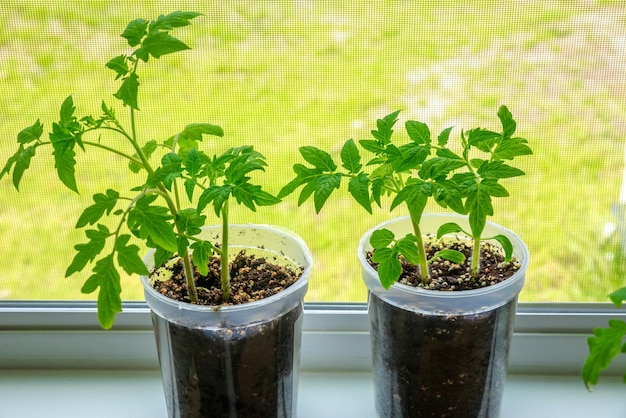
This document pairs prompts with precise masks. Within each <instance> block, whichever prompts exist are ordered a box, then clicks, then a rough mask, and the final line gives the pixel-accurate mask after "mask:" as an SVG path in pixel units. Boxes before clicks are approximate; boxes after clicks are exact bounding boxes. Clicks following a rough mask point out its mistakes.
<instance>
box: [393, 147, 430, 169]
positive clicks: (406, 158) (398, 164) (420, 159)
mask: <svg viewBox="0 0 626 418" xmlns="http://www.w3.org/2000/svg"><path fill="white" fill-rule="evenodd" d="M399 150H400V153H401V156H400V158H397V159H394V160H393V169H394V170H395V171H396V172H402V171H408V170H414V169H417V168H419V167H420V165H421V164H422V163H424V161H425V160H426V158H428V156H429V155H430V147H429V146H424V145H418V144H416V143H414V142H411V143H409V144H406V145H402V146H401V147H400V148H399Z"/></svg>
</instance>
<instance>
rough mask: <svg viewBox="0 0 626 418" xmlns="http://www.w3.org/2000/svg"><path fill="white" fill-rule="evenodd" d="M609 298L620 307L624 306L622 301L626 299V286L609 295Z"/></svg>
mask: <svg viewBox="0 0 626 418" xmlns="http://www.w3.org/2000/svg"><path fill="white" fill-rule="evenodd" d="M609 299H611V302H613V304H614V305H615V306H617V307H618V308H620V307H621V306H622V302H623V301H625V300H626V287H622V288H621V289H617V290H616V291H614V292H613V293H611V294H610V295H609Z"/></svg>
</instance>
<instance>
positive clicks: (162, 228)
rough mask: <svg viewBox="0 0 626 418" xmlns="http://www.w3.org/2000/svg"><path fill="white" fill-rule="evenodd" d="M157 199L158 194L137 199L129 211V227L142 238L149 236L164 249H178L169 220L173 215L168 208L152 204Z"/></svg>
mask: <svg viewBox="0 0 626 418" xmlns="http://www.w3.org/2000/svg"><path fill="white" fill-rule="evenodd" d="M155 199H156V196H144V197H142V198H140V199H139V200H137V202H136V203H135V206H133V208H132V209H131V210H130V211H129V213H128V219H127V224H128V228H129V229H130V230H131V231H132V230H137V231H138V234H139V237H140V238H141V239H147V238H149V239H151V240H152V241H153V242H154V243H155V244H156V245H158V246H159V247H161V248H163V249H166V250H169V251H176V249H177V245H176V235H175V234H174V229H173V225H172V223H170V222H168V221H170V220H171V219H172V216H171V215H170V212H169V210H168V209H167V208H165V207H162V206H152V202H154V200H155Z"/></svg>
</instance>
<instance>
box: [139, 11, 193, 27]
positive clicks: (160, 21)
mask: <svg viewBox="0 0 626 418" xmlns="http://www.w3.org/2000/svg"><path fill="white" fill-rule="evenodd" d="M198 16H202V13H197V12H181V11H177V12H173V13H170V14H168V15H160V16H159V17H158V18H157V20H155V21H152V22H150V31H151V32H154V31H157V30H165V31H168V30H171V29H173V28H179V27H182V26H187V25H190V24H191V22H189V21H190V20H191V19H193V18H195V17H198Z"/></svg>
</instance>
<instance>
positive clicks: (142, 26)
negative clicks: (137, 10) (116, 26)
mask: <svg viewBox="0 0 626 418" xmlns="http://www.w3.org/2000/svg"><path fill="white" fill-rule="evenodd" d="M147 29H148V21H147V20H145V19H135V20H133V21H132V22H130V23H129V24H128V25H127V26H126V29H125V30H124V32H123V33H122V35H121V36H122V37H123V38H126V39H127V40H128V45H130V46H132V47H135V46H137V45H139V44H140V43H141V40H142V39H143V37H144V36H146V34H147V33H148V32H147Z"/></svg>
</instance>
